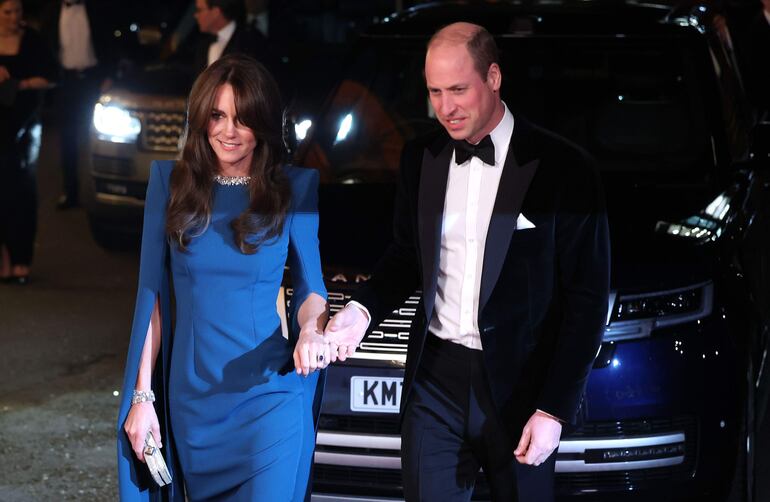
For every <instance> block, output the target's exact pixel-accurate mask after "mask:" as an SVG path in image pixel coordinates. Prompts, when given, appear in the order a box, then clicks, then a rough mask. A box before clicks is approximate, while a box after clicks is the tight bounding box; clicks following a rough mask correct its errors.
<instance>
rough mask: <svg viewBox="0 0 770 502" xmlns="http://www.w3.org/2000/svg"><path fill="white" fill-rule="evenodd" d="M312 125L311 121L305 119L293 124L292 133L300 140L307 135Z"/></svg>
mask: <svg viewBox="0 0 770 502" xmlns="http://www.w3.org/2000/svg"><path fill="white" fill-rule="evenodd" d="M312 126H313V121H312V120H310V119H305V120H301V121H299V122H297V123H296V124H294V134H295V135H296V136H297V141H302V140H303V139H305V138H306V137H307V132H308V131H309V130H310V128H311V127H312Z"/></svg>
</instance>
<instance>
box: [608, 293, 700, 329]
mask: <svg viewBox="0 0 770 502" xmlns="http://www.w3.org/2000/svg"><path fill="white" fill-rule="evenodd" d="M713 303H714V284H713V283H712V282H706V283H701V284H696V285H692V286H688V287H685V288H678V289H671V290H666V291H656V292H650V293H643V294H637V295H622V294H620V295H617V296H615V301H614V304H613V305H612V306H611V309H612V310H611V313H610V316H609V323H608V326H607V328H606V329H605V333H604V339H605V340H625V339H630V338H643V337H646V336H650V333H651V332H652V330H653V329H655V328H664V327H668V326H673V325H676V324H682V323H686V322H692V321H696V320H698V319H702V318H704V317H707V316H709V315H710V314H711V310H712V308H713Z"/></svg>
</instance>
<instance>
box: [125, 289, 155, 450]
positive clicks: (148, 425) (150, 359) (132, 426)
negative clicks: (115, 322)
mask: <svg viewBox="0 0 770 502" xmlns="http://www.w3.org/2000/svg"><path fill="white" fill-rule="evenodd" d="M161 326H162V324H161V317H160V299H156V300H155V306H154V307H153V309H152V315H151V316H150V323H149V325H148V327H147V336H146V337H145V339H144V347H143V348H142V355H141V357H140V359H139V371H138V372H137V376H136V385H135V387H134V390H135V391H136V392H149V391H152V369H153V368H154V367H155V360H156V359H157V358H158V351H159V350H160V340H161ZM123 429H124V430H125V431H126V434H127V435H128V440H129V441H130V442H131V447H132V449H133V450H134V453H135V454H136V457H137V458H138V459H139V460H141V461H142V462H144V440H145V438H146V437H147V431H152V435H153V437H154V438H155V442H156V443H158V447H161V446H162V444H161V436H160V425H159V423H158V416H157V414H156V413H155V406H154V405H153V402H152V401H143V402H140V403H136V404H132V405H131V409H130V410H129V411H128V417H127V418H126V422H125V424H124V425H123Z"/></svg>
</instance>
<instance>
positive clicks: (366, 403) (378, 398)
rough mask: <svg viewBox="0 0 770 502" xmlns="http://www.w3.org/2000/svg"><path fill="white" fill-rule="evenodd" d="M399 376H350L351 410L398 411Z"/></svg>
mask: <svg viewBox="0 0 770 502" xmlns="http://www.w3.org/2000/svg"><path fill="white" fill-rule="evenodd" d="M403 385H404V379H403V378H400V377H392V378H389V377H379V378H378V377H362V376H354V377H350V409H351V411H368V412H374V413H398V411H399V408H400V406H401V387H402V386H403Z"/></svg>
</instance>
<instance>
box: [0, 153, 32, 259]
mask: <svg viewBox="0 0 770 502" xmlns="http://www.w3.org/2000/svg"><path fill="white" fill-rule="evenodd" d="M3 150H5V151H2V152H0V244H2V245H5V246H6V247H7V249H8V254H9V255H10V259H11V264H12V265H30V264H31V263H32V255H33V251H34V243H35V234H36V232H37V180H36V177H35V166H34V163H27V162H26V161H25V159H24V158H23V156H22V152H20V151H19V149H18V147H17V145H16V144H14V145H10V146H9V145H6V147H5V148H4V149H3Z"/></svg>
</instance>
